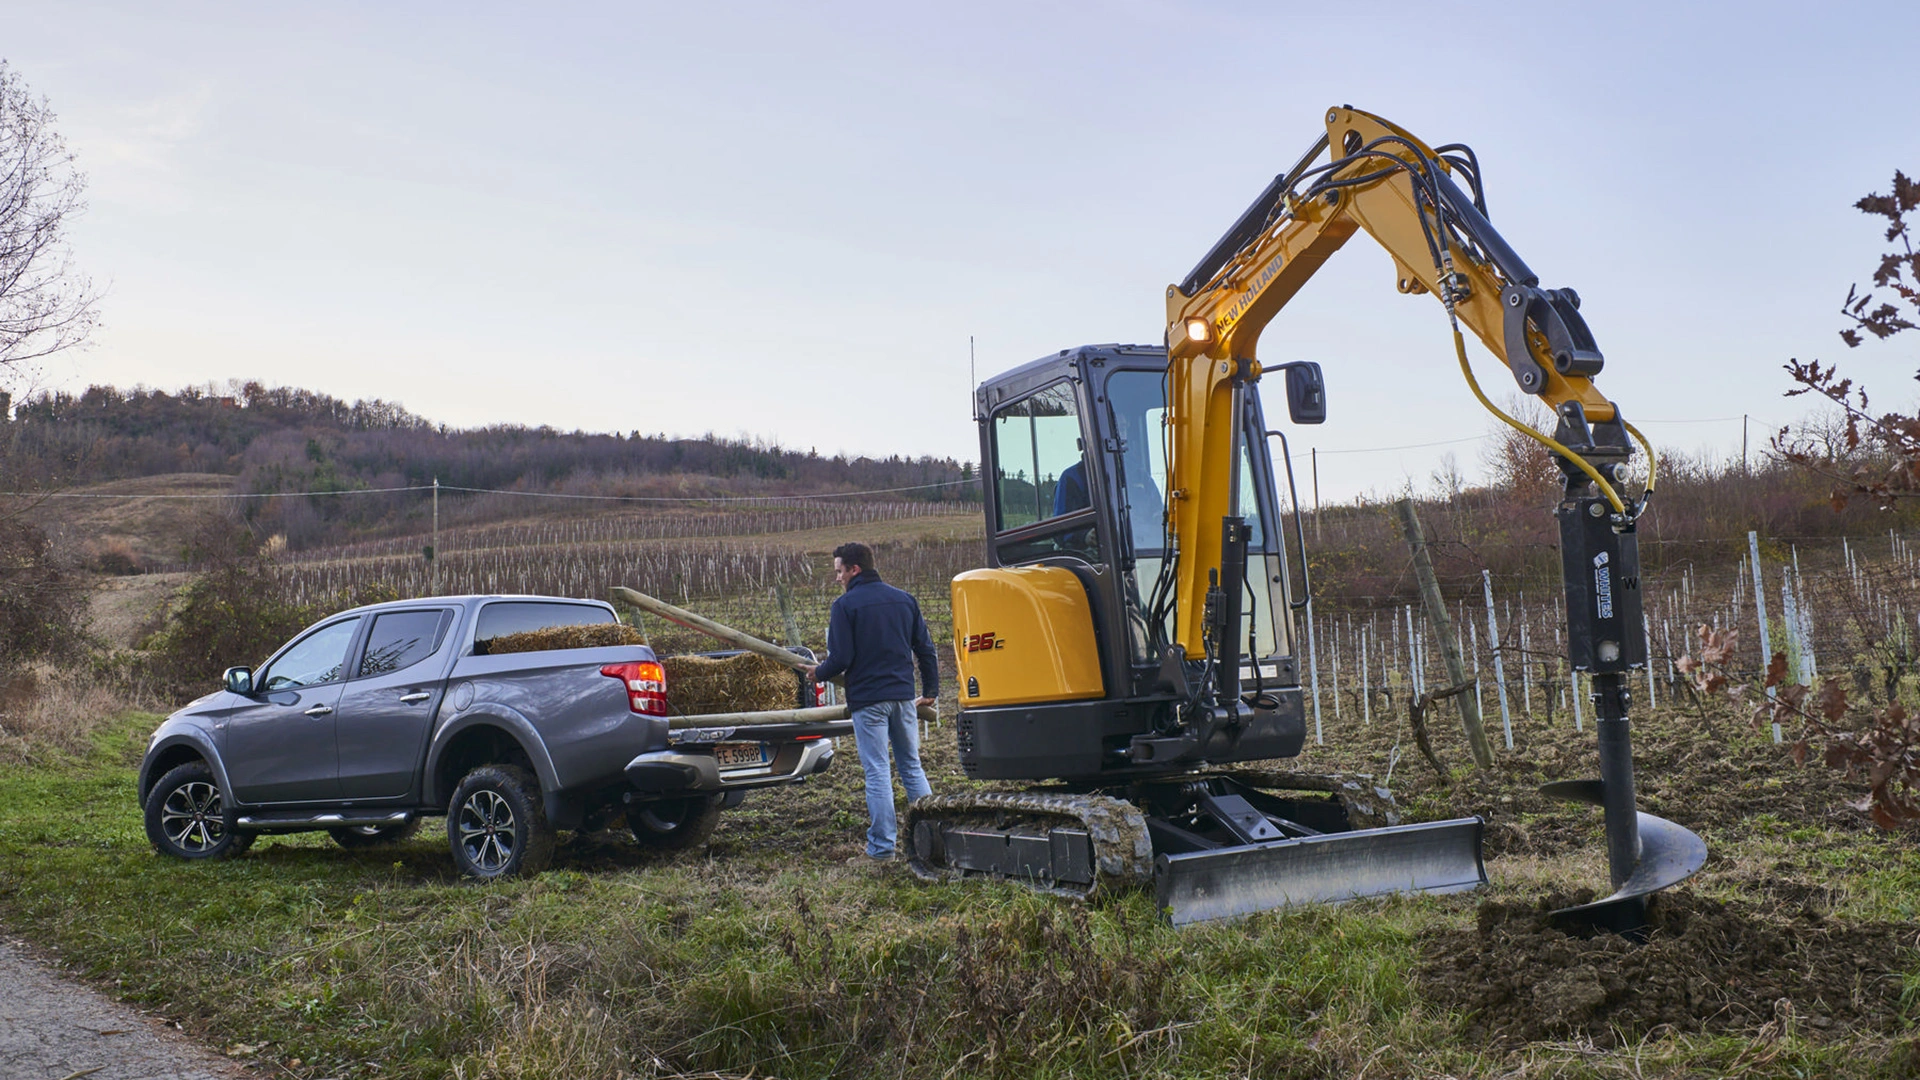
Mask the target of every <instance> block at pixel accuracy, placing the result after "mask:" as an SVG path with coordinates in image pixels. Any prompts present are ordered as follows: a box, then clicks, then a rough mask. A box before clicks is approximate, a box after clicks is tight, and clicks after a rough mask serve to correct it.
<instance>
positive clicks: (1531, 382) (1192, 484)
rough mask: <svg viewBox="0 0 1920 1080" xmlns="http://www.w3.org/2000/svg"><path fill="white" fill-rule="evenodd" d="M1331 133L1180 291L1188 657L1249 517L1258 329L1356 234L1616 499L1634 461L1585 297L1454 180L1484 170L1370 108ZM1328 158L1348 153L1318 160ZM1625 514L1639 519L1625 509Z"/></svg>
mask: <svg viewBox="0 0 1920 1080" xmlns="http://www.w3.org/2000/svg"><path fill="white" fill-rule="evenodd" d="M1326 123H1327V133H1326V135H1325V136H1323V137H1322V138H1321V139H1320V140H1319V141H1318V142H1316V143H1315V144H1314V146H1313V148H1312V149H1311V150H1309V151H1308V153H1307V154H1306V155H1305V156H1304V157H1303V158H1302V159H1301V160H1300V162H1299V164H1297V165H1295V166H1294V168H1292V169H1290V170H1288V171H1287V172H1286V173H1284V174H1282V175H1281V176H1279V177H1277V178H1275V180H1274V182H1273V184H1271V185H1270V186H1269V187H1268V188H1267V190H1266V191H1264V192H1262V193H1261V196H1260V198H1258V199H1257V200H1255V201H1254V203H1253V205H1252V206H1250V207H1248V209H1247V211H1246V213H1244V214H1243V215H1241V217H1240V219H1239V220H1238V221H1237V222H1235V224H1234V227H1233V228H1232V229H1230V230H1228V232H1227V234H1226V235H1225V236H1223V237H1222V238H1221V240H1220V242H1219V243H1217V244H1216V245H1214V247H1213V249H1212V250H1211V251H1209V252H1208V253H1207V256H1206V257H1205V258H1204V259H1202V260H1201V262H1200V263H1199V265H1197V266H1195V267H1194V269H1193V271H1192V273H1190V274H1188V276H1187V277H1186V279H1185V280H1183V281H1182V282H1180V283H1179V284H1177V285H1169V286H1168V287H1167V350H1168V360H1169V377H1170V381H1171V386H1170V388H1169V389H1170V395H1169V396H1170V402H1169V404H1170V405H1172V409H1171V412H1172V414H1173V415H1174V417H1175V420H1174V422H1173V426H1174V430H1173V431H1172V433H1171V435H1170V439H1169V449H1170V453H1169V454H1168V471H1169V473H1170V475H1169V478H1168V490H1169V491H1170V492H1171V498H1170V499H1169V510H1168V513H1169V515H1170V521H1169V527H1170V529H1171V532H1172V535H1173V537H1174V539H1175V543H1176V546H1177V547H1178V549H1179V550H1180V552H1181V553H1182V559H1181V562H1180V566H1179V571H1178V572H1179V578H1180V579H1179V582H1178V584H1177V586H1176V591H1175V598H1176V599H1175V603H1174V608H1175V611H1176V613H1177V615H1176V620H1177V621H1176V627H1175V632H1174V640H1175V641H1176V642H1177V643H1178V644H1180V645H1181V646H1182V647H1183V648H1184V649H1185V651H1186V654H1187V655H1188V656H1198V655H1200V654H1201V651H1202V648H1203V636H1204V634H1205V630H1206V628H1205V626H1204V624H1203V616H1204V609H1205V604H1204V597H1205V595H1206V592H1207V590H1208V588H1209V585H1208V571H1209V570H1211V569H1214V568H1217V567H1219V566H1220V556H1221V534H1220V529H1219V526H1218V522H1220V521H1221V519H1222V518H1224V517H1229V516H1238V508H1237V507H1235V506H1233V505H1232V501H1233V496H1234V493H1235V492H1236V491H1237V477H1235V476H1234V475H1232V474H1233V469H1232V468H1230V467H1229V468H1222V467H1220V466H1221V464H1222V463H1226V462H1230V461H1237V456H1236V455H1237V450H1236V448H1235V447H1234V445H1233V443H1234V440H1235V439H1236V438H1237V437H1238V432H1239V422H1238V417H1239V416H1240V415H1241V413H1240V410H1239V408H1238V402H1239V401H1240V399H1241V397H1242V396H1243V394H1244V392H1245V388H1246V387H1247V386H1249V385H1251V384H1252V383H1254V382H1256V381H1258V380H1259V378H1260V376H1261V374H1262V366H1261V364H1260V361H1259V359H1258V355H1259V354H1258V344H1259V340H1260V333H1261V331H1262V330H1264V329H1265V328H1266V326H1267V323H1268V322H1270V321H1271V320H1272V319H1273V317H1274V316H1275V315H1278V314H1279V313H1280V310H1281V309H1282V308H1284V307H1285V306H1286V305H1287V303H1288V302H1289V301H1290V300H1292V299H1293V297H1294V295H1295V294H1296V293H1298V292H1299V291H1300V289H1301V287H1303V286H1304V285H1306V283H1307V281H1308V280H1310V279H1311V278H1312V277H1313V275H1314V274H1315V273H1317V272H1319V270H1320V267H1321V266H1323V265H1324V264H1325V263H1326V261H1327V260H1328V259H1330V258H1332V257H1333V255H1334V253H1335V252H1337V251H1339V250H1340V249H1341V248H1342V247H1343V246H1345V244H1346V242H1347V241H1348V240H1349V239H1351V238H1352V237H1353V235H1354V234H1355V233H1356V232H1360V231H1362V230H1364V231H1365V232H1366V233H1367V234H1368V235H1370V236H1372V237H1373V238H1374V239H1375V240H1376V241H1378V242H1379V244H1380V246H1382V247H1384V248H1386V249H1387V252H1388V254H1390V255H1391V256H1392V257H1393V260H1394V266H1395V271H1396V273H1395V284H1396V286H1397V287H1398V288H1399V290H1400V291H1401V292H1403V293H1414V294H1420V293H1431V294H1433V295H1435V296H1437V297H1439V298H1440V299H1441V300H1442V302H1443V303H1445V304H1446V306H1447V308H1448V310H1449V313H1450V315H1451V316H1452V317H1453V318H1454V320H1455V323H1456V330H1457V327H1458V324H1459V323H1465V324H1466V326H1467V327H1468V328H1469V329H1471V330H1472V331H1473V333H1474V335H1475V336H1476V337H1478V338H1479V339H1480V341H1481V343H1482V344H1484V345H1485V346H1486V347H1487V349H1488V350H1489V351H1491V352H1492V353H1493V354H1494V355H1495V356H1496V357H1498V358H1500V360H1501V361H1502V362H1503V363H1505V364H1506V365H1507V368H1508V369H1509V370H1510V371H1511V372H1512V374H1513V378H1514V381H1515V382H1516V383H1517V384H1518V385H1519V387H1520V389H1521V390H1522V391H1523V392H1525V393H1527V394H1532V395H1537V396H1539V397H1540V398H1541V399H1542V400H1543V401H1544V402H1546V404H1547V405H1548V407H1549V408H1551V409H1552V410H1553V411H1554V412H1555V414H1556V415H1557V416H1560V417H1562V418H1563V421H1564V425H1563V430H1564V432H1565V433H1567V434H1569V436H1570V438H1571V440H1572V441H1571V443H1567V442H1564V441H1562V442H1563V446H1564V448H1566V449H1569V450H1572V451H1573V452H1574V454H1575V455H1576V456H1577V458H1578V459H1579V460H1581V461H1585V462H1586V463H1587V464H1589V465H1592V466H1593V467H1594V471H1595V472H1599V473H1600V474H1601V477H1602V478H1603V479H1604V480H1605V481H1606V482H1607V484H1608V486H1609V487H1611V484H1612V482H1613V481H1614V480H1615V472H1614V467H1615V466H1617V465H1618V464H1619V463H1621V462H1623V461H1624V460H1625V459H1626V457H1627V456H1628V453H1629V444H1628V443H1627V435H1626V430H1625V425H1624V423H1623V422H1622V420H1621V418H1620V413H1619V410H1618V409H1617V408H1616V407H1615V406H1614V404H1613V402H1611V401H1609V400H1608V399H1607V398H1606V397H1605V396H1604V395H1603V394H1601V393H1600V391H1599V389H1598V388H1597V387H1596V386H1595V385H1594V383H1593V376H1595V375H1597V374H1599V372H1600V369H1601V367H1602V365H1603V360H1602V357H1601V354H1600V350H1599V347H1598V346H1597V345H1596V344H1595V343H1594V339H1593V335H1592V333H1591V332H1590V331H1589V330H1588V329H1587V325H1586V322H1585V321H1584V320H1583V319H1582V318H1581V317H1580V313H1579V305H1580V301H1579V298H1578V296H1577V295H1575V294H1574V293H1573V291H1572V290H1570V289H1542V288H1540V286H1539V277H1538V276H1537V275H1535V274H1534V272H1533V271H1532V269H1531V268H1529V267H1528V266H1527V264H1526V262H1525V261H1523V260H1522V259H1521V258H1520V256H1519V255H1518V254H1517V253H1515V252H1514V251H1513V249H1512V248H1511V247H1509V246H1508V245H1507V243H1506V241H1505V240H1504V239H1503V238H1501V236H1500V235H1499V233H1498V232H1496V231H1495V230H1494V228H1493V226H1492V225H1491V224H1490V223H1489V222H1488V220H1487V218H1486V215H1485V213H1484V211H1483V210H1482V208H1481V206H1480V205H1479V204H1478V203H1477V202H1476V200H1475V198H1473V197H1471V196H1469V195H1468V194H1467V193H1466V192H1465V191H1463V190H1462V189H1461V187H1460V186H1459V183H1458V182H1457V181H1456V180H1455V179H1454V174H1455V172H1456V170H1457V171H1460V172H1463V173H1466V174H1467V175H1468V179H1469V183H1470V184H1471V185H1472V186H1473V187H1474V188H1475V189H1476V190H1477V188H1478V178H1477V177H1475V176H1472V175H1471V172H1470V171H1469V170H1470V169H1471V165H1470V164H1468V161H1469V160H1470V159H1468V158H1458V157H1455V158H1450V157H1449V156H1448V154H1447V153H1445V152H1441V151H1436V150H1434V149H1433V148H1431V147H1429V146H1427V145H1426V144H1425V143H1423V142H1421V141H1420V140H1419V139H1417V138H1415V137H1414V136H1413V135H1411V134H1409V133H1407V132H1406V131H1404V130H1402V129H1400V128H1398V127H1396V126H1394V125H1393V124H1391V123H1389V122H1387V121H1386V120H1383V119H1381V118H1380V117H1377V116H1374V115H1372V114H1370V113H1365V112H1361V111H1360V110H1357V109H1352V108H1346V107H1342V108H1337V109H1330V110H1328V111H1327V114H1326ZM1330 147H1340V148H1341V152H1340V153H1338V154H1333V155H1331V160H1329V161H1327V162H1326V163H1324V164H1320V163H1319V159H1320V157H1321V156H1322V155H1323V154H1326V152H1327V151H1328V149H1329V148H1330ZM1448 149H1451V150H1454V151H1456V152H1466V153H1469V154H1470V151H1465V148H1464V147H1454V148H1448ZM1463 359H1464V357H1463ZM1446 407H1447V408H1451V406H1446ZM1556 441H1561V440H1556ZM1614 509H1615V512H1616V513H1624V512H1627V507H1626V505H1625V504H1624V502H1622V503H1621V505H1620V506H1619V507H1617V508H1614Z"/></svg>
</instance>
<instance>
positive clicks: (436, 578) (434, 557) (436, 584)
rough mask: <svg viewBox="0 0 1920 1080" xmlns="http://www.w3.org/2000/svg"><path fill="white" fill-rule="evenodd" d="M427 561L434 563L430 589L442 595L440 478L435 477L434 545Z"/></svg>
mask: <svg viewBox="0 0 1920 1080" xmlns="http://www.w3.org/2000/svg"><path fill="white" fill-rule="evenodd" d="M427 561H428V562H430V563H432V566H431V570H432V574H431V575H430V576H431V577H432V580H433V585H432V588H431V589H430V590H429V591H431V592H432V593H433V595H435V596H439V595H440V478H439V477H437V476H436V477H434V478H433V546H432V547H430V548H428V549H427Z"/></svg>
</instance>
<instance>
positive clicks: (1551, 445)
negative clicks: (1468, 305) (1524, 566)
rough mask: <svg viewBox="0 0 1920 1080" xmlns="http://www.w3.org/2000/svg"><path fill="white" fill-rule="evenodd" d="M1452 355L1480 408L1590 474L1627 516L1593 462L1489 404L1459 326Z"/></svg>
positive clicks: (1617, 509) (1643, 441)
mask: <svg viewBox="0 0 1920 1080" xmlns="http://www.w3.org/2000/svg"><path fill="white" fill-rule="evenodd" d="M1453 351H1454V355H1456V356H1458V357H1459V358H1460V374H1462V375H1464V376H1466V378H1467V386H1468V387H1469V388H1471V389H1472V390H1473V396H1474V397H1476V398H1479V399H1480V404H1481V405H1483V406H1485V408H1486V410H1487V411H1488V412H1490V413H1492V414H1493V415H1495V416H1497V417H1499V418H1500V419H1501V420H1502V421H1503V422H1504V423H1505V424H1506V425H1507V426H1508V427H1510V428H1512V429H1513V430H1515V431H1518V432H1520V433H1521V434H1522V435H1525V436H1526V437H1527V438H1529V439H1532V440H1533V441H1534V442H1537V443H1539V444H1540V445H1542V446H1544V447H1546V448H1547V449H1549V450H1551V451H1553V452H1554V453H1556V454H1558V455H1560V456H1561V457H1563V458H1566V459H1567V460H1568V461H1571V462H1573V464H1574V466H1575V467H1576V468H1578V469H1579V470H1580V471H1581V472H1583V473H1586V474H1587V479H1589V480H1592V481H1593V482H1594V484H1595V485H1597V486H1598V487H1599V488H1600V494H1602V495H1605V496H1606V497H1607V502H1608V503H1609V504H1610V505H1612V507H1613V512H1614V513H1616V514H1625V513H1626V512H1627V504H1626V503H1624V502H1622V501H1621V500H1620V493H1619V492H1617V491H1615V490H1614V489H1613V485H1612V484H1610V483H1608V482H1607V478H1606V477H1604V476H1602V475H1600V470H1599V469H1596V468H1594V467H1593V463H1592V462H1589V461H1588V460H1587V459H1586V458H1583V457H1581V456H1580V455H1579V454H1576V453H1574V452H1573V451H1572V450H1569V449H1568V448H1567V447H1566V446H1565V445H1563V444H1562V443H1561V442H1560V441H1559V440H1558V439H1555V438H1553V437H1552V436H1548V435H1542V434H1541V433H1539V432H1537V431H1535V430H1533V428H1531V427H1529V426H1527V425H1526V424H1523V423H1521V422H1520V421H1518V420H1516V419H1514V418H1513V417H1511V416H1508V415H1507V414H1506V413H1505V412H1504V411H1502V410H1501V408H1500V407H1499V406H1498V405H1495V404H1494V403H1493V402H1492V401H1490V400H1488V398H1487V394H1486V391H1484V390H1482V389H1480V380H1478V379H1476V378H1474V377H1473V365H1472V364H1471V363H1470V362H1468V360H1467V339H1466V338H1464V337H1461V336H1460V324H1459V323H1457V322H1456V323H1454V326H1453ZM1627 430H1628V431H1630V432H1633V435H1634V437H1635V438H1638V439H1640V445H1642V446H1648V443H1647V441H1646V438H1645V437H1644V436H1642V435H1641V434H1640V433H1639V432H1637V431H1633V428H1632V427H1631V426H1629V427H1628V428H1627ZM1647 453H1648V458H1647V460H1648V462H1649V468H1651V462H1652V460H1653V458H1652V453H1653V451H1652V449H1651V447H1649V449H1648V451H1647ZM1647 479H1648V485H1647V487H1648V490H1649V491H1651V490H1652V487H1653V485H1652V479H1653V474H1652V473H1651V472H1649V473H1648V474H1647Z"/></svg>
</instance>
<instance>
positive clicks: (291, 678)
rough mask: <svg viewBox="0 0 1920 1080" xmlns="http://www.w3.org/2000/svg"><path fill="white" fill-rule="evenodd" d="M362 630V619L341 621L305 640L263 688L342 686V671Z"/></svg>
mask: <svg viewBox="0 0 1920 1080" xmlns="http://www.w3.org/2000/svg"><path fill="white" fill-rule="evenodd" d="M359 628H360V617H359V616H358V615H356V616H354V617H353V618H351V619H341V620H340V621H339V622H336V623H328V624H327V625H325V626H323V627H321V628H320V629H318V630H315V631H314V632H313V633H311V634H308V635H307V636H306V637H303V638H301V639H300V640H299V641H297V642H295V643H294V644H293V646H292V647H291V648H289V649H288V650H287V651H286V653H285V654H284V655H282V656H281V657H280V659H278V660H275V661H274V662H273V666H272V667H270V668H268V669H267V671H266V674H265V675H264V676H263V677H262V678H261V680H260V685H261V687H263V688H264V689H266V690H269V691H272V690H294V689H298V688H299V687H302V686H319V685H320V684H321V683H330V682H338V681H339V680H340V667H341V665H342V664H345V663H346V662H347V646H349V645H351V644H353V635H354V632H355V631H357V630H359Z"/></svg>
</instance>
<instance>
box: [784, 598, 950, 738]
mask: <svg viewBox="0 0 1920 1080" xmlns="http://www.w3.org/2000/svg"><path fill="white" fill-rule="evenodd" d="M916 658H917V659H918V660H919V661H920V685H921V687H923V688H924V692H923V693H921V694H915V693H914V692H913V666H914V660H915V659H916ZM841 674H845V675H846V677H847V678H846V687H847V704H848V705H851V706H853V707H854V708H859V707H860V706H863V705H873V704H876V703H878V702H882V701H912V700H913V699H914V698H915V697H939V696H940V656H939V654H938V653H936V652H934V651H933V636H932V635H931V634H929V633H927V620H925V619H923V618H921V617H920V602H919V601H918V600H915V599H914V598H913V595H912V594H911V593H907V592H903V591H901V590H899V589H896V588H894V587H893V586H891V585H889V584H887V583H886V582H884V581H881V580H880V575H878V574H876V573H874V572H873V571H872V570H868V569H865V568H862V569H861V571H860V573H859V574H858V575H856V576H855V577H854V579H853V581H852V582H851V583H850V584H849V585H848V586H847V591H846V592H844V593H841V594H840V598H839V599H837V600H835V601H834V602H833V614H832V615H831V616H830V617H829V619H828V622H827V658H826V659H825V660H823V661H821V662H820V666H819V667H818V668H817V669H815V671H814V673H813V677H814V678H815V679H817V680H819V681H821V682H826V681H827V680H828V679H831V678H833V677H834V676H836V675H841Z"/></svg>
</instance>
